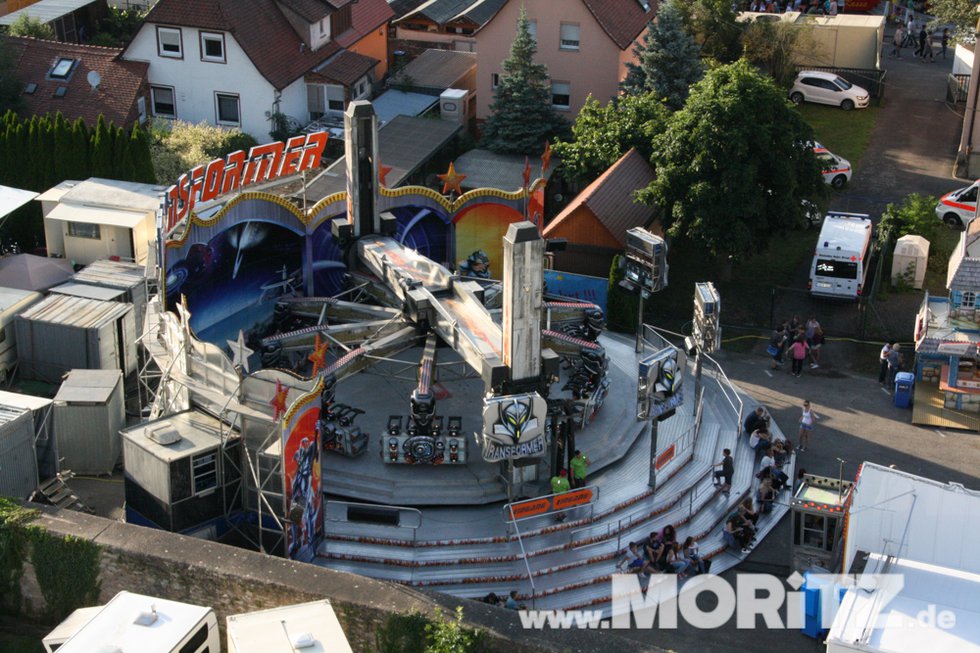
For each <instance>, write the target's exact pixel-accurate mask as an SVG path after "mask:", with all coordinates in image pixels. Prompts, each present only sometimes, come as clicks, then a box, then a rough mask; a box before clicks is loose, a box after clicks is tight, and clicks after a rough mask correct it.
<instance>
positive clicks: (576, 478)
mask: <svg viewBox="0 0 980 653" xmlns="http://www.w3.org/2000/svg"><path fill="white" fill-rule="evenodd" d="M569 469H570V470H571V472H572V473H571V475H569V473H568V472H569ZM588 469H589V458H588V456H586V455H585V454H584V453H582V451H581V449H576V450H575V455H574V456H573V457H572V459H571V461H569V463H568V469H565V468H564V467H562V468H561V469H559V470H558V473H557V474H555V475H554V476H552V477H551V493H552V494H561V493H562V492H568V491H569V490H573V489H576V488H580V487H585V476H586V474H587V473H588ZM555 519H556V520H557V521H560V522H561V521H565V513H564V512H557V513H555Z"/></svg>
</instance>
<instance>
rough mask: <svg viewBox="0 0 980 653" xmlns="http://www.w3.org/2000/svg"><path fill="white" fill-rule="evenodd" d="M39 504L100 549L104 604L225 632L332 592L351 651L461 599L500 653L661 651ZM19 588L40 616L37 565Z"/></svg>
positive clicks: (64, 529)
mask: <svg viewBox="0 0 980 653" xmlns="http://www.w3.org/2000/svg"><path fill="white" fill-rule="evenodd" d="M32 507H35V506H32ZM39 509H40V511H41V516H40V518H39V519H38V521H37V523H38V524H39V525H41V526H43V527H44V528H46V529H48V531H49V532H51V533H52V534H57V535H61V536H65V535H73V536H75V537H80V538H83V539H88V540H91V541H93V542H95V543H97V544H98V545H99V546H100V547H102V553H101V574H100V577H99V581H100V583H101V596H100V601H101V602H103V603H104V602H106V601H108V600H109V599H110V598H112V597H113V596H115V595H116V594H117V593H118V592H120V591H122V590H128V591H130V592H136V593H140V594H148V595H151V596H159V597H162V598H167V599H171V600H175V601H184V602H187V603H193V604H198V605H206V606H210V607H212V608H213V609H214V610H215V612H216V613H217V616H218V621H219V623H220V624H221V628H222V638H224V623H225V617H227V616H228V615H231V614H237V613H241V612H250V611H254V610H262V609H265V608H272V607H277V606H281V605H288V604H292V603H302V602H304V601H313V600H318V599H324V598H326V599H329V600H330V602H331V604H332V605H333V608H334V610H335V612H336V613H337V617H338V618H339V619H340V623H341V624H342V625H343V627H344V631H345V632H346V633H347V638H348V640H349V641H350V643H351V646H352V647H353V649H354V651H358V652H364V653H368V652H371V651H374V650H375V638H374V633H375V631H376V630H377V629H378V627H380V626H381V625H382V624H384V623H385V621H386V620H387V618H388V616H389V615H391V614H393V613H400V614H410V613H412V612H421V613H422V614H424V615H427V616H432V615H434V614H435V610H436V608H437V607H438V608H441V609H442V610H443V612H444V613H451V612H452V611H453V610H455V607H456V605H460V604H462V605H463V606H464V611H465V612H464V615H465V621H466V625H467V626H468V627H470V628H474V629H481V630H484V631H486V632H487V633H488V634H489V635H490V637H491V639H492V643H493V650H494V651H499V652H501V653H504V652H506V653H532V652H538V651H555V652H559V651H560V652H566V651H567V652H568V653H577V652H582V653H586V652H591V651H595V652H597V653H600V652H601V653H609V651H615V650H629V651H631V652H635V653H642V652H643V651H648V650H650V651H652V650H654V649H649V648H644V647H643V646H642V645H638V644H637V643H635V642H632V641H630V642H627V640H625V639H621V638H620V637H618V636H616V635H614V634H612V633H611V632H609V631H599V630H596V631H581V630H574V631H530V630H524V629H523V628H522V627H521V625H520V622H519V620H518V617H517V614H515V613H514V612H512V611H510V610H504V609H503V608H496V607H491V606H488V605H484V604H482V603H478V602H475V601H467V600H461V599H456V598H454V597H451V596H449V595H446V594H441V593H438V592H427V591H420V590H415V589H412V588H408V587H404V586H401V585H398V584H394V583H388V582H383V581H377V580H373V579H370V578H365V577H362V576H357V575H354V574H348V573H344V572H339V571H333V570H330V569H325V568H322V567H317V566H314V565H309V564H304V563H299V562H293V561H290V560H284V559H282V558H274V557H271V556H267V555H264V554H261V553H258V552H255V551H248V550H244V549H239V548H235V547H231V546H226V545H223V544H218V543H215V542H208V541H204V540H199V539H195V538H191V537H185V536H182V535H175V534H172V533H168V532H165V531H159V530H155V529H150V528H142V527H140V526H134V525H131V524H125V523H120V522H115V521H111V520H108V519H104V518H101V517H94V516H91V515H85V514H82V513H78V512H73V511H69V510H58V509H57V508H49V507H39ZM21 589H22V592H23V595H24V612H25V613H26V614H27V615H28V616H34V617H38V616H40V615H42V614H43V613H44V609H45V605H44V599H43V598H42V597H41V592H40V589H39V587H38V585H37V581H36V580H35V578H34V573H33V569H32V568H31V567H30V564H27V565H26V566H25V573H24V578H23V580H22V582H21Z"/></svg>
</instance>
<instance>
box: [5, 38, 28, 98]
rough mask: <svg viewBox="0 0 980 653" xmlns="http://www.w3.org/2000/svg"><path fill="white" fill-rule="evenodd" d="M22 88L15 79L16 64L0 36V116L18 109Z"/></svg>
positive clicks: (20, 83) (8, 47)
mask: <svg viewBox="0 0 980 653" xmlns="http://www.w3.org/2000/svg"><path fill="white" fill-rule="evenodd" d="M23 88H24V85H23V83H22V82H21V81H20V80H19V79H18V78H17V63H16V59H15V57H14V54H13V52H11V47H10V44H9V43H8V41H7V39H5V38H3V37H2V36H0V115H2V114H6V113H7V112H8V111H17V110H18V109H20V106H21V104H22V102H21V91H22V90H23Z"/></svg>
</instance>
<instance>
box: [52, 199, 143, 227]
mask: <svg viewBox="0 0 980 653" xmlns="http://www.w3.org/2000/svg"><path fill="white" fill-rule="evenodd" d="M45 217H46V218H50V219H52V220H62V221H64V222H87V223H89V224H99V225H107V226H110V227H126V228H127V229H132V228H134V227H136V226H137V225H139V224H140V223H141V222H143V221H144V220H146V219H147V212H145V211H144V212H138V211H123V210H121V209H107V208H103V207H99V206H86V205H84V204H63V203H62V204H58V205H57V206H55V207H54V208H53V209H51V212H50V213H48V214H47V215H46V216H45Z"/></svg>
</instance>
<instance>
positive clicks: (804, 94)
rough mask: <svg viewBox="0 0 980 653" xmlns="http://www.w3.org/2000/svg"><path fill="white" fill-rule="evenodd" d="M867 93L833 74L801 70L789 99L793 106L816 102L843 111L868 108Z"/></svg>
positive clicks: (790, 91)
mask: <svg viewBox="0 0 980 653" xmlns="http://www.w3.org/2000/svg"><path fill="white" fill-rule="evenodd" d="M869 97H870V95H869V93H868V91H866V90H865V89H863V88H861V87H860V86H855V85H854V84H852V83H850V82H849V81H847V80H846V79H844V78H843V77H841V76H839V75H835V74H834V73H825V72H821V71H819V70H802V71H800V72H799V73H798V74H797V75H796V81H795V82H793V88H791V89H790V90H789V99H790V101H791V102H792V103H793V104H802V103H803V102H816V103H818V104H830V105H832V106H835V107H840V108H841V109H843V110H844V111H850V110H851V109H864V108H866V107H867V106H868V98H869Z"/></svg>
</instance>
